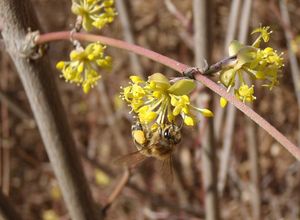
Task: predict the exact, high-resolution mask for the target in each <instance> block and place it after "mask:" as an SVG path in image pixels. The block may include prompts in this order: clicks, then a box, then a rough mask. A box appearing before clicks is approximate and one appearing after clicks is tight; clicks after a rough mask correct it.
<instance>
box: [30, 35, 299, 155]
mask: <svg viewBox="0 0 300 220" xmlns="http://www.w3.org/2000/svg"><path fill="white" fill-rule="evenodd" d="M72 38H73V39H76V40H80V41H89V42H95V41H99V42H101V43H103V44H107V45H110V46H112V47H116V48H120V49H124V50H127V51H130V52H133V53H136V54H139V55H142V56H145V57H148V58H149V59H152V60H154V61H156V62H159V63H161V64H164V65H166V66H168V67H170V68H172V69H174V70H176V71H178V72H180V73H183V72H185V71H186V70H187V69H191V68H192V67H189V66H187V65H185V64H182V63H180V62H178V61H176V60H173V59H171V58H169V57H166V56H163V55H161V54H159V53H156V52H153V51H151V50H148V49H146V48H143V47H140V46H137V45H133V44H129V43H126V42H124V41H121V40H116V39H112V38H108V37H103V36H99V35H93V34H82V33H74V34H73V35H72ZM69 39H70V32H68V31H63V32H53V33H48V34H44V35H41V36H40V37H39V38H38V39H37V41H36V43H37V44H43V43H47V42H50V41H58V40H69ZM194 76H195V78H196V80H198V81H199V82H201V83H202V84H204V85H205V86H206V87H208V88H209V89H211V90H212V91H213V92H215V93H217V94H218V95H220V96H222V97H224V98H225V99H227V100H228V101H229V102H230V103H231V104H233V105H234V106H235V107H236V108H238V109H239V110H240V111H242V112H243V113H244V114H245V115H247V116H248V117H249V118H250V119H251V120H253V121H254V122H255V123H257V124H258V125H259V126H260V127H261V128H263V129H264V130H266V131H267V132H268V133H269V134H270V135H271V136H272V137H273V138H274V139H275V140H277V141H278V142H279V143H280V144H281V145H282V146H283V147H284V148H285V149H287V150H288V151H289V152H290V153H291V154H292V155H293V156H294V157H295V158H297V159H298V160H300V148H298V147H297V146H296V145H294V144H293V143H292V142H290V141H289V140H288V139H287V138H286V137H285V136H284V135H283V134H282V133H280V132H279V131H278V130H277V129H276V128H274V127H273V126H272V125H271V124H270V123H269V122H267V121H266V120H265V119H263V118H262V117H261V116H260V115H258V114H257V113H256V112H255V111H253V110H252V109H251V108H249V107H247V105H245V104H244V103H242V102H241V101H239V100H238V99H237V98H236V97H235V96H234V95H232V94H230V93H227V92H226V90H225V89H224V88H222V87H220V86H219V85H217V84H216V83H215V82H213V81H212V80H210V79H209V78H207V77H205V76H203V75H202V72H200V70H199V69H198V68H194Z"/></svg>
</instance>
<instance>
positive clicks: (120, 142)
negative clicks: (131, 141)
mask: <svg viewBox="0 0 300 220" xmlns="http://www.w3.org/2000/svg"><path fill="white" fill-rule="evenodd" d="M98 91H99V94H101V95H100V96H99V97H101V98H100V102H101V105H102V108H103V111H104V113H105V115H106V118H107V123H108V126H109V128H110V129H111V131H112V134H113V136H114V137H115V140H116V144H117V147H118V149H119V151H120V153H122V154H124V155H125V154H126V153H128V152H127V151H126V148H125V143H126V141H125V139H124V136H123V135H122V132H121V130H120V129H121V126H120V123H119V124H116V117H115V115H114V110H113V108H112V107H111V102H110V101H109V97H108V95H107V92H106V89H105V85H104V83H103V80H101V81H100V82H99V85H98Z"/></svg>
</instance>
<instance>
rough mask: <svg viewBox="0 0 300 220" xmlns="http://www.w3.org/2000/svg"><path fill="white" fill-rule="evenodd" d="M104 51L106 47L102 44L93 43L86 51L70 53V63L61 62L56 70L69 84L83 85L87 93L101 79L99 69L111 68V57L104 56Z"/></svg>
mask: <svg viewBox="0 0 300 220" xmlns="http://www.w3.org/2000/svg"><path fill="white" fill-rule="evenodd" d="M104 49H105V46H103V45H101V44H100V43H91V44H89V45H88V46H87V47H86V48H85V49H83V48H80V49H75V50H73V51H71V53H70V61H60V62H58V63H57V64H56V68H57V69H59V70H60V71H61V72H62V76H63V77H64V78H65V80H66V81H67V82H71V83H76V84H78V85H81V86H82V88H83V91H84V92H85V93H87V92H89V90H90V89H91V88H92V87H93V86H94V85H95V84H96V83H97V81H98V80H99V79H100V78H101V75H100V74H99V73H98V69H97V68H99V67H101V68H106V69H108V68H110V67H111V57H109V56H105V55H104Z"/></svg>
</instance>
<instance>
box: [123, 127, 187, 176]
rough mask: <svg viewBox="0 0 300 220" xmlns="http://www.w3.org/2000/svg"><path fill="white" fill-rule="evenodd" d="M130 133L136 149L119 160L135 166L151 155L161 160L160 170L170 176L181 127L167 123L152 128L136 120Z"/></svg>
mask: <svg viewBox="0 0 300 220" xmlns="http://www.w3.org/2000/svg"><path fill="white" fill-rule="evenodd" d="M131 133H132V139H133V142H134V144H135V146H136V148H137V151H136V152H133V153H131V154H129V155H126V156H124V157H122V158H121V159H120V160H119V162H121V163H126V164H127V165H128V166H130V167H135V166H137V165H138V164H140V163H141V162H143V161H145V160H146V159H147V158H150V157H153V158H156V159H158V160H160V161H162V162H163V167H162V169H163V170H162V171H163V172H165V173H166V174H168V175H169V174H171V177H172V167H173V166H172V152H173V151H174V149H175V146H176V145H177V144H178V143H179V142H180V141H181V128H180V127H179V126H177V125H175V124H174V123H169V124H165V125H163V126H158V127H157V128H156V129H155V130H153V129H151V128H149V127H148V126H147V125H143V124H141V123H140V122H139V121H137V122H136V123H135V124H133V125H132V127H131Z"/></svg>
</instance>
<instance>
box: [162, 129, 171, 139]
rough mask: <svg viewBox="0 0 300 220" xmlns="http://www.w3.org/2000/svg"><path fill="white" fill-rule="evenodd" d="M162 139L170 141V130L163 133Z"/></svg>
mask: <svg viewBox="0 0 300 220" xmlns="http://www.w3.org/2000/svg"><path fill="white" fill-rule="evenodd" d="M163 135H164V138H166V139H171V132H170V129H166V130H165V131H164V134H163Z"/></svg>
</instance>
